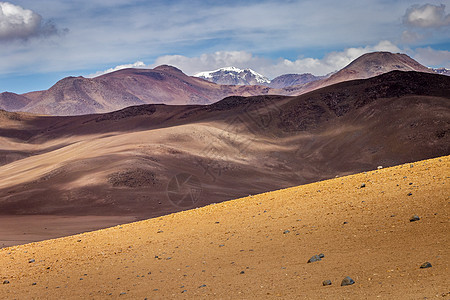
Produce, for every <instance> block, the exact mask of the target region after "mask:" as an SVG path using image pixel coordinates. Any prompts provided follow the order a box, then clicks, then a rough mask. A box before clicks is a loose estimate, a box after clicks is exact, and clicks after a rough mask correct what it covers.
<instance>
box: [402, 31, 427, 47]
mask: <svg viewBox="0 0 450 300" xmlns="http://www.w3.org/2000/svg"><path fill="white" fill-rule="evenodd" d="M423 38H424V36H423V35H422V34H420V33H417V32H414V31H409V30H405V31H403V33H402V37H401V41H402V42H403V43H406V44H411V43H415V42H417V41H420V40H422V39H423Z"/></svg>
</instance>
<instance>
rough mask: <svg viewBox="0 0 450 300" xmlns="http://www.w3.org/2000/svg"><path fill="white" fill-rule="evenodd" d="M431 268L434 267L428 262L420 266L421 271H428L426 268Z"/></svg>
mask: <svg viewBox="0 0 450 300" xmlns="http://www.w3.org/2000/svg"><path fill="white" fill-rule="evenodd" d="M431 267H432V265H431V263H429V262H428V261H427V262H424V263H423V264H422V265H421V266H420V268H421V269H426V268H431Z"/></svg>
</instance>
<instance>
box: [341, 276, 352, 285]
mask: <svg viewBox="0 0 450 300" xmlns="http://www.w3.org/2000/svg"><path fill="white" fill-rule="evenodd" d="M354 283H355V281H354V280H353V279H351V278H350V277H349V276H347V277H345V278H344V279H342V282H341V286H346V285H352V284H354Z"/></svg>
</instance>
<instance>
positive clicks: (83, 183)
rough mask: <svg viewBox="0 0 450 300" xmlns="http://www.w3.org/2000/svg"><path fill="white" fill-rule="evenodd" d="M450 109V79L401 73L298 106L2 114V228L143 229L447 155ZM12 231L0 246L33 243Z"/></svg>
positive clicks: (342, 87)
mask: <svg viewBox="0 0 450 300" xmlns="http://www.w3.org/2000/svg"><path fill="white" fill-rule="evenodd" d="M125 72H129V70H125ZM143 72H145V71H143ZM449 99H450V78H449V77H447V76H441V75H435V74H428V73H418V72H400V71H395V72H390V73H387V74H383V75H380V76H377V77H374V78H370V79H364V80H355V81H349V82H343V83H339V84H337V85H332V86H329V87H326V88H323V89H319V90H315V91H313V92H311V93H308V94H304V95H301V96H297V97H286V96H255V97H248V98H245V97H229V98H226V99H224V100H222V101H219V102H217V103H215V104H212V105H208V106H168V105H143V106H135V107H130V108H126V109H123V110H121V111H117V112H112V113H107V114H97V115H84V116H72V117H51V116H37V115H31V114H23V113H8V112H1V113H0V122H1V124H2V126H1V128H0V164H1V166H0V212H1V214H2V215H4V218H3V221H0V222H2V224H7V218H9V217H10V216H12V215H14V216H17V215H21V216H24V218H25V217H27V218H30V219H29V221H25V219H24V222H31V223H32V222H36V221H35V220H36V219H35V218H40V219H39V220H40V222H41V224H42V226H43V227H44V228H45V227H47V226H45V220H44V219H43V217H42V216H49V218H50V219H49V220H51V218H54V217H55V216H71V217H77V216H109V217H110V218H109V219H108V220H109V221H108V222H110V220H111V219H114V218H117V219H116V220H119V219H120V218H122V217H124V216H125V217H129V218H130V219H133V218H139V219H143V218H149V217H156V216H160V215H164V214H168V213H171V212H176V211H180V210H184V209H187V208H192V207H197V206H204V205H208V204H210V203H215V202H220V201H224V200H229V199H233V198H237V197H241V196H246V195H249V194H256V193H261V192H265V191H270V190H275V189H279V188H283V187H290V186H295V185H299V184H305V183H310V182H314V181H318V180H323V179H328V178H334V177H335V176H343V175H347V174H354V173H357V172H361V171H366V170H373V169H375V168H377V166H379V165H382V166H384V167H386V166H393V165H398V164H401V163H405V162H411V161H417V160H421V159H426V158H432V157H438V156H443V155H448V154H450V135H449V131H450V122H449V120H450V102H449ZM0 218H2V217H0ZM5 222H6V223H5ZM49 222H50V221H49ZM68 222H75V223H76V222H79V221H77V220H76V218H75V219H70V218H69V219H68ZM108 222H106V223H105V226H108V225H111V223H108ZM5 226H7V225H5ZM96 226H99V227H102V226H101V225H99V224H96ZM68 227H71V226H70V225H68ZM9 228H11V231H14V230H15V228H13V227H9ZM71 228H74V227H71ZM83 228H85V227H83ZM16 230H18V231H17V232H15V233H13V232H11V235H9V236H8V239H9V241H8V240H3V241H0V246H1V245H2V244H5V245H7V244H8V243H10V240H14V241H19V240H20V241H22V242H25V241H27V238H26V237H24V235H23V233H24V232H23V231H21V230H22V229H21V228H19V229H17V228H16ZM82 230H84V229H82ZM42 232H44V235H45V230H42V228H40V229H39V232H38V233H33V232H32V229H30V230H27V232H26V233H27V235H28V236H30V237H31V236H33V234H34V236H35V237H37V238H36V239H41V238H42V237H44V236H43V235H42ZM76 232H79V231H76V230H74V231H73V232H72V233H76ZM67 233H68V231H67V230H65V231H64V232H61V235H66V234H67ZM19 235H20V238H19V237H18V236H19ZM55 235H56V236H57V233H56V232H54V231H53V232H52V233H51V234H49V235H48V237H54V236H55ZM14 236H15V237H14ZM30 240H33V239H32V238H30V239H28V241H30Z"/></svg>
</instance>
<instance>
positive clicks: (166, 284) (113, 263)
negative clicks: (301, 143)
mask: <svg viewBox="0 0 450 300" xmlns="http://www.w3.org/2000/svg"><path fill="white" fill-rule="evenodd" d="M449 171H450V156H447V157H441V158H436V159H432V160H426V161H421V162H417V163H414V164H406V165H400V166H396V167H392V168H389V169H381V170H377V171H372V172H367V173H361V174H357V175H351V176H347V177H342V178H335V179H332V180H327V181H322V182H317V183H313V184H309V185H304V186H299V187H294V188H289V189H285V190H280V191H275V192H270V193H265V194H261V195H255V196H249V197H246V198H242V199H238V200H233V201H228V202H223V203H220V204H215V205H209V206H206V207H203V208H199V209H195V210H189V211H184V212H180V213H176V214H172V215H167V216H163V217H159V218H155V219H151V220H146V221H141V222H137V223H132V224H127V225H122V226H117V227H113V228H109V229H105V230H100V231H96V232H91V233H84V234H80V235H76V236H69V237H65V238H61V239H57V240H48V241H44V242H39V243H33V244H27V245H21V246H15V247H10V248H4V249H0V265H1V266H2V268H1V269H0V279H1V281H2V282H3V281H5V280H6V281H8V282H9V283H5V284H0V298H2V299H14V298H17V299H30V298H56V297H58V298H61V299H69V298H83V299H92V298H105V297H106V298H109V297H111V298H113V299H115V298H124V299H144V298H148V299H168V298H180V299H185V298H197V299H202V298H208V297H211V298H212V297H214V298H221V299H252V298H280V299H378V298H381V299H424V297H427V298H428V299H430V298H433V299H448V297H449V295H450V294H449V292H450V290H449V286H450V280H449V278H448V274H449V268H448V263H449V258H450V255H449V254H450V253H449V250H448V249H449V246H450V245H449V236H448V232H449V226H448V220H449V213H450V211H449V206H448V205H449V200H450V199H449V195H450V193H449V191H450V189H449V183H448V181H449V177H448V175H449V174H450V172H449ZM363 183H364V184H365V187H361V185H362V184H363ZM415 214H416V215H418V216H419V217H420V220H419V221H415V222H410V217H411V216H413V215H415ZM319 253H323V254H324V255H325V257H324V258H323V259H322V260H321V261H318V262H314V263H307V261H308V259H309V258H310V257H311V256H313V255H315V254H319ZM427 261H428V262H430V263H431V265H432V267H431V268H426V269H421V268H420V265H421V264H422V263H424V262H427ZM345 276H350V277H351V278H353V279H354V280H355V284H354V285H351V286H340V283H341V280H342V279H343V278H344V277H345ZM327 279H329V280H331V282H332V285H331V286H322V282H323V281H324V280H327Z"/></svg>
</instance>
